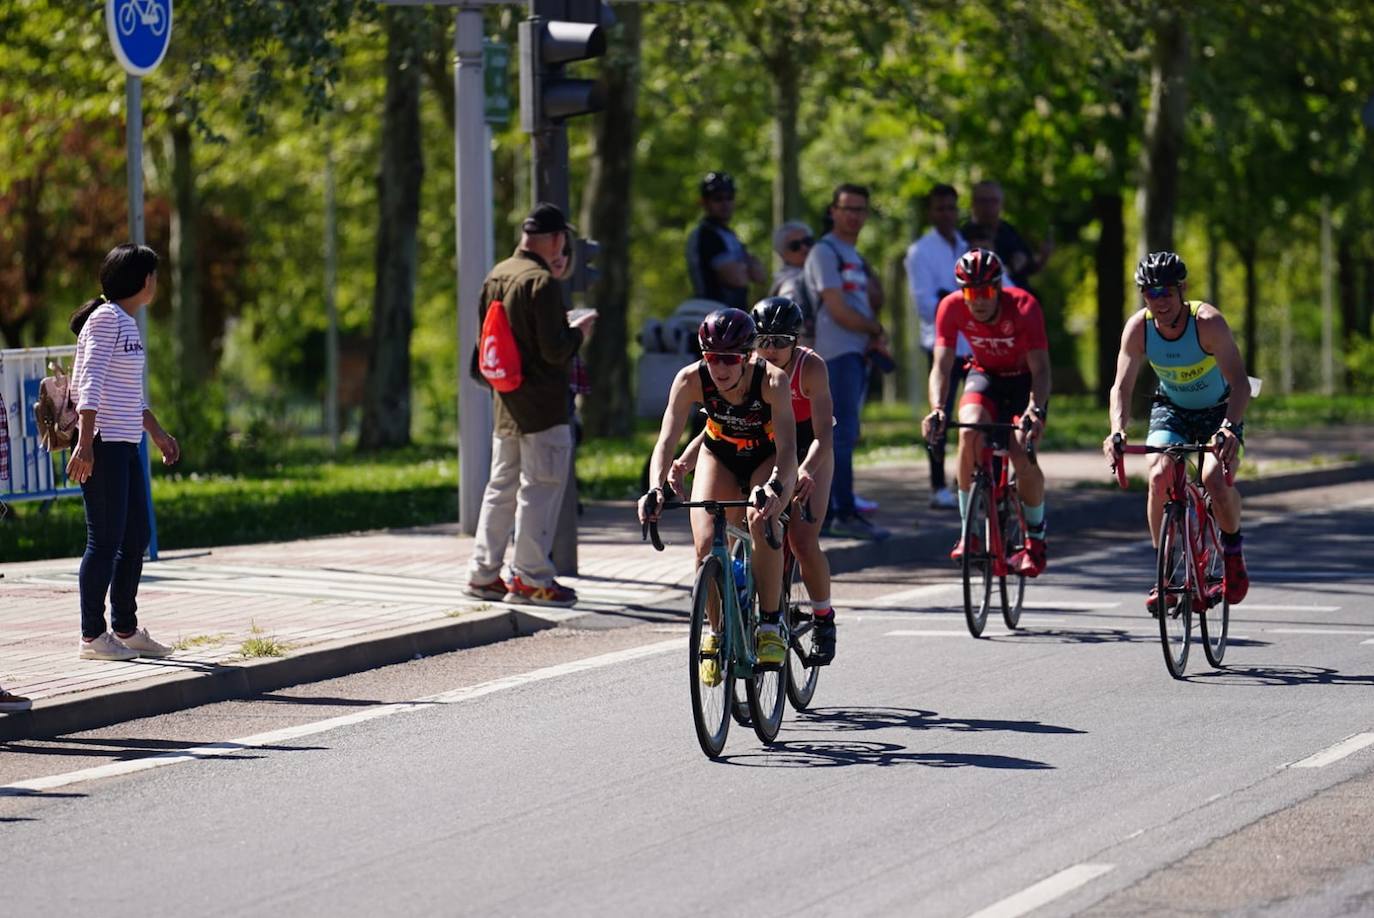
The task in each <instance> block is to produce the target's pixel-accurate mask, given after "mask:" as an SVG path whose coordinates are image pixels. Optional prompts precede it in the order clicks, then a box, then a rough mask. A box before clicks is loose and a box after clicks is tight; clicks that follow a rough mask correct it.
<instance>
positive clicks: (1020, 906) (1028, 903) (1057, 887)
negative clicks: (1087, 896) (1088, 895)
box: [969, 864, 1116, 918]
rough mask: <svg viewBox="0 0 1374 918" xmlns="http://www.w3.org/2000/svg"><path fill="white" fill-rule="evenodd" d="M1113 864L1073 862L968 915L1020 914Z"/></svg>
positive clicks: (1000, 917) (1015, 917) (1002, 917)
mask: <svg viewBox="0 0 1374 918" xmlns="http://www.w3.org/2000/svg"><path fill="white" fill-rule="evenodd" d="M1115 868H1116V865H1115V864H1075V865H1074V866H1072V867H1069V868H1068V869H1066V870H1061V871H1059V872H1058V873H1056V874H1054V875H1053V876H1050V877H1046V878H1045V879H1043V880H1041V881H1040V882H1039V883H1036V884H1035V885H1034V886H1028V887H1027V888H1025V889H1023V890H1021V891H1020V892H1019V893H1017V894H1016V895H1014V896H1008V897H1007V898H1005V899H1003V900H1001V901H1000V902H994V903H993V904H992V905H989V906H988V907H987V908H985V909H982V910H980V911H977V912H974V913H973V914H972V915H970V916H969V918H1020V916H1021V915H1025V914H1027V913H1029V912H1033V911H1035V910H1036V909H1037V908H1039V907H1040V906H1042V905H1047V904H1048V903H1050V902H1053V901H1054V900H1055V899H1058V898H1060V897H1061V896H1065V895H1068V894H1069V893H1071V892H1073V891H1074V890H1075V889H1078V888H1079V887H1080V886H1085V885H1087V884H1088V883H1091V882H1092V881H1093V880H1095V879H1097V878H1098V877H1100V876H1102V875H1103V874H1104V873H1108V872H1109V871H1111V870H1114V869H1115Z"/></svg>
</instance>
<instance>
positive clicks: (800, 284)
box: [768, 220, 816, 347]
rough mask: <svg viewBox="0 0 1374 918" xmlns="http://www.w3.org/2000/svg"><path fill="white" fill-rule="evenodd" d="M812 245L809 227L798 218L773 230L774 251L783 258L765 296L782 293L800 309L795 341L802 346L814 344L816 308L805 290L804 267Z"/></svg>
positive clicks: (813, 241) (814, 241) (813, 243)
mask: <svg viewBox="0 0 1374 918" xmlns="http://www.w3.org/2000/svg"><path fill="white" fill-rule="evenodd" d="M815 244H816V238H815V237H814V236H813V235H811V227H809V226H807V225H806V224H805V223H802V222H800V221H798V220H792V221H789V222H787V223H784V224H783V225H782V226H780V227H778V228H777V229H775V230H774V231H773V251H775V252H777V253H778V257H779V258H781V259H782V267H781V268H779V269H778V273H777V274H774V275H773V285H772V286H771V287H769V288H768V295H769V296H785V297H787V298H788V299H789V300H791V301H792V302H794V303H796V304H797V307H798V308H799V309H801V314H802V329H801V332H800V333H799V337H798V339H797V340H798V343H799V344H801V345H802V346H804V347H811V346H813V345H814V344H815V343H816V310H815V306H814V304H813V303H812V302H811V294H810V293H809V292H808V291H807V289H806V274H805V270H804V269H805V267H806V256H807V255H810V254H811V248H812V247H813V246H814V245H815Z"/></svg>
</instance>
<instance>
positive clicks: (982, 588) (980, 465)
mask: <svg viewBox="0 0 1374 918" xmlns="http://www.w3.org/2000/svg"><path fill="white" fill-rule="evenodd" d="M945 427H946V428H949V429H956V430H957V429H961V428H962V429H967V430H976V431H978V432H979V433H981V434H983V445H982V449H981V450H980V451H979V455H978V461H977V463H975V465H974V468H973V487H972V488H971V489H970V490H969V498H968V513H967V514H966V515H965V516H964V522H963V528H962V529H961V531H960V533H959V535H960V539H961V541H962V544H963V546H964V555H963V557H962V558H961V559H960V561H959V567H960V571H961V572H962V574H963V580H964V621H965V623H967V625H968V630H969V633H970V634H972V635H973V636H974V637H982V636H983V629H984V628H985V627H986V626H987V621H988V607H989V606H990V605H991V604H992V584H993V581H994V580H996V581H997V584H998V590H999V592H1000V594H1001V600H1002V620H1003V621H1004V622H1006V625H1007V627H1008V628H1010V629H1015V628H1016V627H1017V625H1018V624H1020V622H1021V610H1022V608H1023V606H1024V604H1025V599H1026V577H1025V575H1024V574H1021V573H1019V572H1018V571H1017V570H1016V569H1015V568H1014V567H1013V566H1012V563H1011V559H1012V558H1014V557H1015V556H1016V554H1017V553H1018V552H1020V551H1023V550H1025V548H1026V539H1027V529H1026V514H1025V510H1024V508H1023V507H1022V504H1021V495H1020V493H1019V492H1018V491H1017V488H1016V472H1015V470H1014V469H1013V468H1012V465H1011V462H1010V459H1009V457H1010V455H1011V454H1010V451H1009V450H1008V447H1007V439H1006V438H1007V437H1008V436H1009V435H1010V434H1011V433H1012V432H1014V431H1017V430H1022V431H1024V430H1029V429H1030V423H1029V420H1028V419H1027V420H1022V421H1021V422H1020V423H1017V424H1001V423H988V424H983V423H977V424H974V423H968V424H966V423H963V422H960V421H950V422H948V423H946V424H945ZM1026 454H1027V456H1029V457H1030V461H1031V462H1032V463H1034V462H1035V461H1036V459H1035V442H1034V441H1030V440H1028V441H1027V443H1026ZM1008 578H1010V580H1011V583H1010V584H1008V582H1007V581H1008Z"/></svg>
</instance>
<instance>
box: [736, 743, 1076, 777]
mask: <svg viewBox="0 0 1374 918" xmlns="http://www.w3.org/2000/svg"><path fill="white" fill-rule="evenodd" d="M716 761H718V762H724V763H726V764H729V765H739V766H743V767H746V768H779V767H781V768H843V767H847V766H852V765H870V766H875V767H879V768H890V767H892V766H894V765H924V766H925V767H927V768H992V769H998V770H1006V769H1011V770H1017V771H1047V770H1051V769H1053V768H1054V766H1053V765H1050V764H1049V763H1047V762H1038V761H1036V760H1034V759H1022V758H1017V757H1016V756H1007V755H986V754H976V753H960V752H909V751H907V748H906V747H905V746H902V745H899V744H897V743H878V742H871V741H865V742H843V741H836V742H825V741H789V742H778V743H774V744H773V745H772V746H771V747H769V748H768V749H763V750H759V751H757V752H746V753H742V754H740V755H729V756H721V757H720V758H719V759H717V760H716Z"/></svg>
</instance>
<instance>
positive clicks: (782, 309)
mask: <svg viewBox="0 0 1374 918" xmlns="http://www.w3.org/2000/svg"><path fill="white" fill-rule="evenodd" d="M752 314H753V316H754V326H755V327H756V328H757V329H758V333H759V334H760V335H791V336H792V337H794V338H795V337H796V336H797V335H800V334H801V330H802V325H803V324H805V319H804V317H803V316H802V311H801V307H800V306H798V305H797V304H796V303H795V302H793V301H792V298H791V297H786V296H770V297H765V298H764V299H761V300H759V301H758V302H757V303H755V304H754V309H753V313H752Z"/></svg>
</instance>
